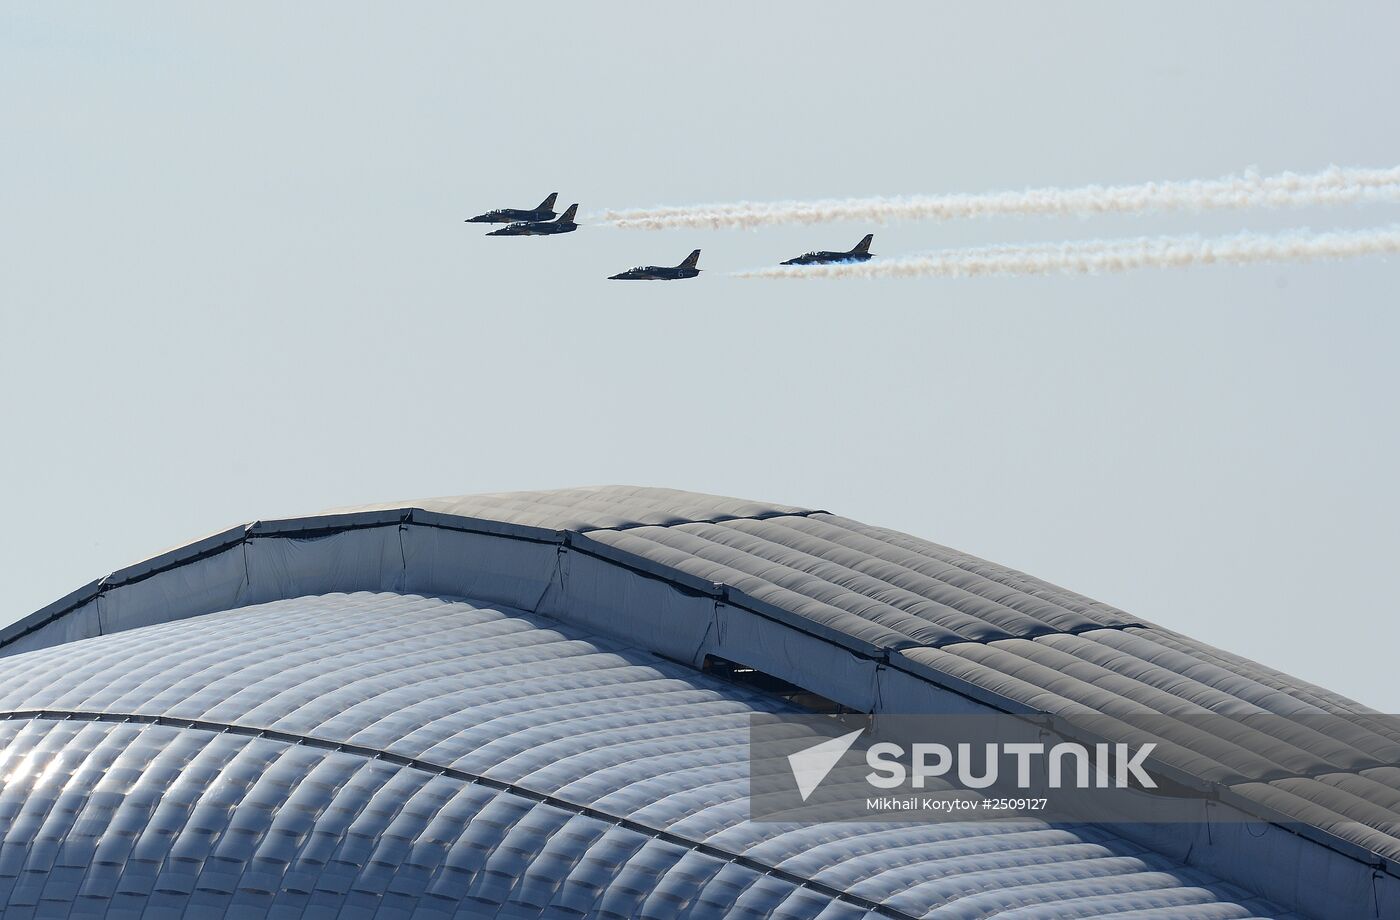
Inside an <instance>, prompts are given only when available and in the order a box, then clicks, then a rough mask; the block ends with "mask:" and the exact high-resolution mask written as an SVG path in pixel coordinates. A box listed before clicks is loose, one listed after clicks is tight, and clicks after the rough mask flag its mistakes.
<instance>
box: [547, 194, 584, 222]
mask: <svg viewBox="0 0 1400 920" xmlns="http://www.w3.org/2000/svg"><path fill="white" fill-rule="evenodd" d="M551 197H553V196H551ZM576 214H578V205H576V204H571V205H569V210H567V211H565V212H564V213H563V214H562V215H560V217H559V222H560V223H568V222H570V221H572V220H573V219H574V215H576Z"/></svg>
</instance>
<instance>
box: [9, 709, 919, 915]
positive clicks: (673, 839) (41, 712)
mask: <svg viewBox="0 0 1400 920" xmlns="http://www.w3.org/2000/svg"><path fill="white" fill-rule="evenodd" d="M23 720H31V721H32V720H46V721H55V722H102V723H112V724H118V725H131V724H144V725H160V726H163V727H166V728H181V729H195V730H198V731H209V732H217V733H220V734H232V735H240V736H243V737H248V738H259V739H263V740H267V741H276V742H280V743H283V744H290V745H297V746H303V747H311V748H316V749H318V750H326V751H335V752H337V753H344V754H351V755H354V756H357V757H363V758H366V759H369V760H378V761H383V762H385V763H392V764H395V765H397V766H400V767H405V768H408V769H412V770H418V771H421V772H425V773H432V774H434V775H437V776H447V777H450V778H452V779H456V780H459V781H461V782H465V783H470V784H473V785H478V786H484V787H486V788H488V789H494V790H496V791H498V792H504V793H507V794H510V795H517V796H520V797H521V798H525V799H529V800H531V801H533V802H537V803H539V804H542V805H549V806H551V807H554V808H558V809H560V810H562V811H567V812H571V813H573V814H576V815H582V816H584V817H589V818H593V819H595V820H599V821H604V822H606V823H609V824H613V825H616V826H618V827H622V828H625V829H627V830H630V831H633V832H634V833H639V834H642V835H644V836H647V837H651V838H654V839H657V840H663V841H665V842H667V843H671V844H673V845H675V846H679V847H682V848H684V849H686V850H691V851H694V852H697V853H702V854H704V855H706V856H710V857H712V858H714V859H719V860H722V861H724V862H733V863H738V864H739V865H741V866H744V867H745V868H747V869H751V870H753V871H755V872H757V873H759V874H760V875H767V876H772V877H774V878H779V879H782V880H783V881H785V882H788V883H789V884H791V885H793V886H795V887H797V888H799V889H807V890H810V891H815V892H818V893H820V894H823V895H826V896H827V897H830V898H833V899H836V900H838V901H843V902H845V903H848V904H853V905H855V906H857V907H860V908H862V909H864V910H868V911H874V912H876V913H878V914H880V915H881V916H885V917H890V918H893V920H916V918H915V917H914V915H912V914H908V913H905V912H903V911H901V910H898V909H897V908H893V907H889V906H887V905H884V904H881V903H880V902H879V901H874V900H871V899H870V898H865V897H862V896H860V895H857V894H852V893H850V892H848V891H845V890H843V889H841V888H837V887H836V886H834V885H829V884H827V883H825V882H818V881H816V880H815V879H809V878H806V877H804V876H802V875H799V874H797V873H795V872H792V871H790V870H787V869H783V868H782V867H780V866H776V865H773V864H771V863H766V862H764V861H763V860H759V859H754V858H753V857H752V856H746V855H744V854H743V853H736V852H733V851H732V850H726V849H725V848H723V847H717V846H714V845H713V844H708V843H703V842H701V841H698V840H692V839H690V838H689V837H685V836H683V835H681V834H676V833H674V832H671V831H667V830H664V829H662V828H658V827H653V826H651V825H649V824H646V823H644V822H641V821H637V820H634V819H632V818H626V817H623V816H621V815H615V814H612V813H611V812H608V811H604V810H603V809H601V808H597V807H594V806H592V805H584V804H581V803H578V802H571V801H569V800H567V799H561V798H559V797H557V796H555V795H552V794H550V793H547V792H539V791H538V790H535V789H530V788H529V787H528V786H520V785H517V784H515V783H510V782H506V781H504V780H498V779H492V778H490V777H487V776H482V775H481V774H479V773H472V772H470V771H468V770H459V769H457V768H456V767H449V766H446V765H444V764H439V763H433V762H432V761H428V760H420V759H418V758H416V757H409V756H406V755H404V754H395V753H392V752H390V751H385V750H382V749H380V748H375V747H366V746H363V745H357V744H349V743H346V742H343V741H332V740H329V739H326V738H317V737H316V736H314V735H302V734H297V733H294V732H285V731H280V730H277V729H270V728H256V727H253V726H248V725H239V724H237V723H233V722H211V721H207V720H204V719H189V718H181V717H177V716H158V715H146V714H142V713H129V712H125V713H123V712H93V711H91V710H82V709H28V710H12V711H6V712H0V721H5V722H17V721H23Z"/></svg>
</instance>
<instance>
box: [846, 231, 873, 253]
mask: <svg viewBox="0 0 1400 920" xmlns="http://www.w3.org/2000/svg"><path fill="white" fill-rule="evenodd" d="M873 239H875V234H873V233H867V234H866V235H865V237H864V238H863V239H861V241H860V242H859V243H856V245H855V248H854V249H852V250H851V252H869V251H870V241H871V240H873Z"/></svg>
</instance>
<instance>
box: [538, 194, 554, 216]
mask: <svg viewBox="0 0 1400 920" xmlns="http://www.w3.org/2000/svg"><path fill="white" fill-rule="evenodd" d="M558 197H559V193H558V192H550V193H549V197H548V198H546V199H545V200H544V201H541V202H540V206H539V207H538V208H535V210H536V211H553V210H554V199H556V198H558Z"/></svg>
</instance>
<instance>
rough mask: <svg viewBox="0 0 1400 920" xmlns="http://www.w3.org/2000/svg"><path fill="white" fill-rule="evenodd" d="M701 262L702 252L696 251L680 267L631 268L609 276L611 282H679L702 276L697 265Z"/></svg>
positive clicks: (649, 266) (652, 266)
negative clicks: (683, 279)
mask: <svg viewBox="0 0 1400 920" xmlns="http://www.w3.org/2000/svg"><path fill="white" fill-rule="evenodd" d="M699 261H700V250H698V249H697V250H695V251H694V252H692V253H691V254H690V255H688V256H686V257H685V261H683V262H681V264H679V265H674V266H672V265H639V266H637V267H636V268H629V269H627V271H625V272H618V273H617V274H616V275H609V276H608V280H609V281H679V280H680V279H682V278H694V277H695V276H696V275H698V274H700V269H698V268H696V267H695V266H696V264H697V263H699Z"/></svg>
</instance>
